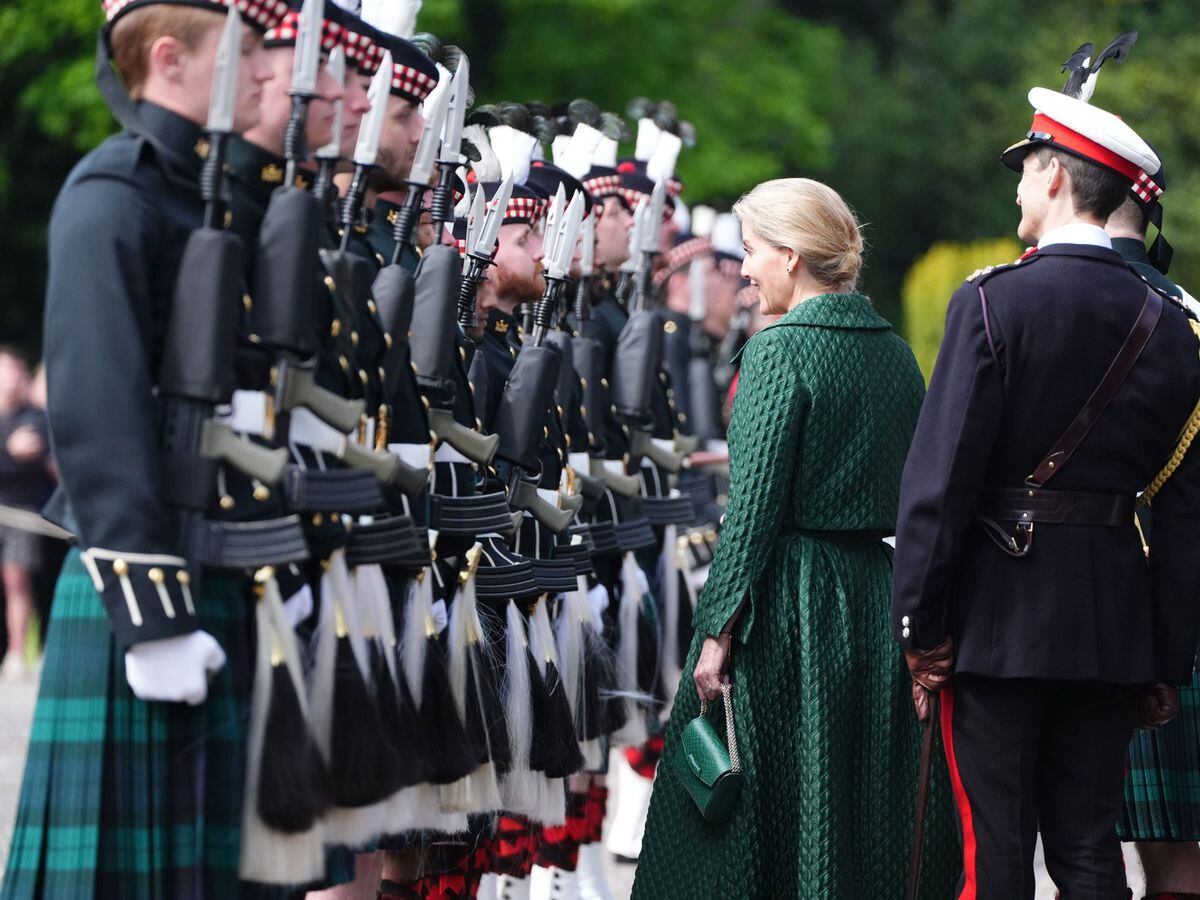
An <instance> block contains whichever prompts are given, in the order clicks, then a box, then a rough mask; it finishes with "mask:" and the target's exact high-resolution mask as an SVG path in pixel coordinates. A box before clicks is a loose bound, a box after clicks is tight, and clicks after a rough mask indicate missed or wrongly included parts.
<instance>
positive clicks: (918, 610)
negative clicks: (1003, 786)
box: [892, 244, 1200, 683]
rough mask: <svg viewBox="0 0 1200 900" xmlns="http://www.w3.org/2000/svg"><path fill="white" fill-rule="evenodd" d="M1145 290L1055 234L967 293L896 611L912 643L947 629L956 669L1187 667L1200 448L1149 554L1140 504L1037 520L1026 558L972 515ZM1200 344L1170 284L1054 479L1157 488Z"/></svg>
mask: <svg viewBox="0 0 1200 900" xmlns="http://www.w3.org/2000/svg"><path fill="white" fill-rule="evenodd" d="M981 287H982V288H983V289H984V290H985V292H986V295H987V312H988V315H987V319H986V320H985V317H984V312H983V306H982V304H981V301H980V295H979V289H980V288H981ZM1146 290H1147V284H1146V282H1145V281H1143V280H1142V279H1141V278H1139V277H1138V276H1137V275H1136V274H1134V272H1133V271H1132V270H1131V269H1130V268H1129V266H1128V264H1127V263H1126V262H1125V261H1124V260H1123V259H1122V258H1121V256H1120V255H1119V254H1118V253H1117V252H1115V251H1114V250H1111V249H1108V248H1103V247H1097V246H1088V245H1082V244H1052V245H1050V246H1047V247H1045V248H1043V249H1041V250H1039V251H1037V252H1035V253H1033V254H1032V255H1031V256H1029V257H1028V258H1026V259H1024V260H1023V261H1021V262H1019V263H1018V264H1015V265H1012V266H1007V267H1002V268H1000V269H998V270H996V271H994V272H992V273H991V274H989V275H986V276H984V277H982V278H978V279H976V280H974V281H968V282H966V283H965V284H964V285H963V286H962V287H961V288H959V290H958V291H956V292H955V294H954V296H953V298H952V299H951V301H950V305H949V310H948V312H947V318H946V335H945V338H944V340H943V343H942V348H941V351H940V353H939V355H938V360H937V365H936V368H935V370H934V374H933V379H932V381H931V383H930V386H929V393H928V395H927V396H926V398H925V404H924V407H923V408H922V411H921V417H920V421H919V423H918V425H917V431H916V435H915V437H914V440H913V445H912V449H911V451H910V453H909V457H908V462H907V464H906V467H905V471H904V481H903V485H902V488H901V493H900V513H899V519H898V527H897V535H896V555H895V584H894V593H893V601H892V614H893V615H892V619H893V629H894V634H895V637H896V638H897V639H898V640H900V642H901V643H902V645H903V646H904V647H905V648H906V649H907V648H914V649H920V648H929V647H933V646H935V645H936V644H938V643H939V642H940V641H941V640H942V639H943V637H944V636H945V635H946V634H950V635H952V636H953V638H954V642H955V650H956V670H957V671H959V672H969V673H973V674H979V675H987V676H994V677H1003V678H1057V679H1087V680H1093V681H1101V682H1110V683H1149V682H1155V681H1168V682H1173V683H1184V682H1186V681H1188V680H1189V679H1190V677H1191V672H1192V666H1193V660H1194V657H1195V651H1196V637H1197V627H1198V623H1200V557H1198V556H1197V551H1196V548H1197V547H1200V448H1193V450H1192V452H1191V453H1189V454H1188V455H1187V457H1186V458H1185V460H1184V462H1183V464H1182V465H1181V466H1180V468H1179V469H1178V471H1177V472H1176V473H1175V475H1174V476H1173V477H1172V478H1171V479H1170V480H1169V481H1168V482H1167V484H1166V485H1165V487H1163V488H1162V490H1161V491H1160V492H1159V494H1158V495H1157V496H1156V497H1155V499H1154V502H1153V507H1152V508H1153V516H1152V518H1153V526H1152V533H1151V534H1150V535H1148V538H1149V541H1150V545H1151V547H1152V550H1151V555H1150V558H1149V560H1148V561H1147V559H1146V558H1145V556H1144V554H1143V551H1142V547H1141V543H1140V540H1139V537H1138V534H1137V531H1136V529H1135V528H1134V525H1133V523H1132V521H1131V522H1130V524H1129V525H1127V526H1118V527H1083V526H1075V525H1050V524H1044V523H1042V524H1037V525H1036V526H1035V536H1034V542H1033V549H1032V552H1031V553H1030V554H1029V555H1028V556H1027V557H1025V558H1021V559H1015V558H1012V557H1010V556H1008V555H1006V554H1005V553H1004V552H1003V551H1002V550H1001V549H1000V548H999V547H998V546H997V545H996V544H995V543H993V542H992V540H991V539H989V537H988V536H987V535H986V534H985V532H984V530H983V528H982V526H980V525H979V523H978V522H977V521H976V520H975V514H976V511H977V509H978V506H979V498H980V493H981V491H983V490H984V489H985V488H994V487H1020V486H1021V485H1022V484H1023V482H1024V481H1025V479H1026V477H1028V476H1029V475H1030V474H1031V473H1032V472H1033V470H1034V469H1035V467H1036V466H1037V465H1038V463H1039V462H1040V461H1041V459H1042V458H1043V456H1044V455H1045V454H1046V453H1047V452H1048V451H1049V449H1050V448H1051V446H1052V445H1053V444H1054V442H1055V441H1056V440H1057V439H1058V438H1059V436H1060V435H1061V434H1062V432H1063V431H1064V430H1065V429H1066V427H1067V426H1068V424H1069V423H1070V422H1071V421H1072V420H1073V419H1074V418H1075V416H1076V414H1077V413H1078V412H1079V411H1080V409H1082V408H1083V406H1084V404H1085V402H1086V401H1087V399H1088V397H1089V396H1090V395H1091V393H1092V392H1093V390H1094V389H1095V388H1096V386H1097V385H1098V384H1099V383H1100V380H1101V378H1102V377H1103V375H1104V373H1105V371H1106V370H1107V369H1108V367H1109V365H1110V364H1111V363H1112V361H1113V358H1114V357H1115V356H1116V354H1117V351H1118V349H1119V348H1120V347H1121V345H1122V344H1123V343H1124V341H1125V338H1126V336H1127V334H1128V333H1129V330H1130V328H1131V327H1132V326H1133V323H1134V321H1135V320H1136V319H1137V317H1138V313H1139V311H1140V309H1141V307H1142V304H1143V302H1144V300H1145V297H1146ZM989 331H990V333H991V343H992V345H994V347H995V351H994V353H993V350H992V349H991V347H989V340H988V332H989ZM1198 350H1200V343H1198V341H1197V338H1196V336H1195V335H1194V334H1193V332H1192V329H1191V327H1190V326H1189V320H1188V318H1187V316H1186V314H1185V313H1184V312H1183V311H1182V309H1181V308H1180V307H1179V306H1178V305H1176V303H1175V302H1173V301H1167V302H1166V303H1165V304H1164V309H1163V313H1162V318H1161V320H1160V322H1159V324H1158V326H1157V328H1156V330H1155V331H1154V333H1153V335H1152V336H1151V338H1150V340H1149V342H1148V344H1147V345H1146V347H1145V349H1144V351H1143V352H1142V354H1141V357H1140V358H1139V359H1138V361H1137V363H1136V364H1135V365H1134V367H1133V370H1132V371H1131V372H1130V374H1129V377H1128V378H1127V379H1126V380H1125V382H1124V384H1123V385H1122V386H1121V388H1120V389H1119V390H1118V391H1117V393H1116V395H1115V397H1114V398H1113V400H1112V403H1111V404H1110V406H1109V407H1108V410H1107V411H1106V412H1105V413H1104V414H1103V416H1102V417H1101V418H1100V420H1099V421H1098V422H1097V424H1096V425H1095V426H1094V427H1093V428H1092V430H1091V432H1090V433H1089V434H1088V435H1087V437H1086V438H1085V439H1084V440H1083V442H1082V443H1081V444H1080V446H1079V448H1078V449H1077V450H1076V452H1075V454H1074V456H1072V457H1071V458H1070V460H1069V461H1068V462H1067V463H1066V464H1065V465H1064V466H1063V468H1062V470H1061V474H1059V475H1056V476H1055V477H1054V478H1053V479H1052V480H1051V481H1050V482H1049V484H1048V485H1047V489H1048V490H1064V491H1088V492H1098V493H1106V494H1113V493H1120V494H1129V495H1133V494H1136V493H1138V492H1140V491H1142V490H1143V489H1144V488H1145V487H1146V486H1147V485H1148V484H1149V483H1150V481H1151V480H1152V479H1153V478H1154V477H1155V475H1156V474H1157V473H1158V472H1159V471H1160V469H1161V468H1162V467H1163V465H1164V463H1165V462H1166V461H1167V459H1168V457H1169V456H1170V454H1171V452H1172V451H1173V450H1174V448H1175V446H1176V439H1177V437H1178V436H1179V434H1180V430H1181V429H1182V427H1183V425H1184V423H1185V422H1186V421H1187V419H1188V417H1189V415H1190V414H1191V412H1192V409H1193V407H1194V406H1195V404H1196V401H1197V397H1200V355H1198Z"/></svg>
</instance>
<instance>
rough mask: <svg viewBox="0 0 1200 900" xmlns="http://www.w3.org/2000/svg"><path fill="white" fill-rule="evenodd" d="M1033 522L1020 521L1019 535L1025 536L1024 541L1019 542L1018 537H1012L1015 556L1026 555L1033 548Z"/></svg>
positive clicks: (1018, 526)
mask: <svg viewBox="0 0 1200 900" xmlns="http://www.w3.org/2000/svg"><path fill="white" fill-rule="evenodd" d="M1033 525H1034V523H1033V522H1018V523H1017V536H1018V537H1021V536H1024V539H1025V540H1024V543H1023V544H1018V543H1017V538H1012V539H1011V540H1012V552H1013V556H1017V557H1020V556H1026V555H1027V554H1028V553H1029V551H1030V550H1032V549H1033Z"/></svg>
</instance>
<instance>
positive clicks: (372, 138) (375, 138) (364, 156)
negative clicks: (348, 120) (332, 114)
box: [341, 50, 393, 253]
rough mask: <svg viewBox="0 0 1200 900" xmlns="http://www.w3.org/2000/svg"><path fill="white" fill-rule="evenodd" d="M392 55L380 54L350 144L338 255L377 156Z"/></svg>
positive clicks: (354, 220)
mask: <svg viewBox="0 0 1200 900" xmlns="http://www.w3.org/2000/svg"><path fill="white" fill-rule="evenodd" d="M392 71H393V64H392V53H391V51H390V50H385V51H383V59H382V60H381V61H380V63H379V71H377V72H376V73H375V76H374V77H373V78H372V79H371V87H370V88H369V89H368V91H367V99H368V100H369V101H370V103H371V108H370V109H369V110H367V112H366V113H364V114H363V117H362V121H361V122H360V123H359V125H358V141H357V142H356V143H355V145H354V178H353V179H352V180H351V182H350V189H349V190H348V191H346V202H345V203H344V204H343V205H342V247H341V249H342V252H343V253H344V252H345V251H346V248H347V247H348V246H349V244H350V234H351V232H352V231H353V229H354V225H355V224H356V223H357V222H358V217H359V214H360V213H361V212H362V200H363V193H364V192H365V191H366V189H367V173H368V172H369V171H370V170H371V169H372V168H374V166H375V161H376V159H378V157H379V139H380V137H382V136H383V122H384V119H385V117H386V116H387V107H388V94H389V93H390V92H391V86H392Z"/></svg>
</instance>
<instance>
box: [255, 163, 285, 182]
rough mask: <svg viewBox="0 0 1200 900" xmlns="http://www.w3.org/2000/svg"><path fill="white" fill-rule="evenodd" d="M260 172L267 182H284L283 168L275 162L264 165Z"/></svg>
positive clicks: (260, 175)
mask: <svg viewBox="0 0 1200 900" xmlns="http://www.w3.org/2000/svg"><path fill="white" fill-rule="evenodd" d="M258 174H259V177H260V178H261V179H262V180H263V181H265V182H266V183H267V184H283V169H282V168H281V167H280V166H277V165H275V163H268V164H267V165H265V166H263V167H262V171H261V172H259V173H258Z"/></svg>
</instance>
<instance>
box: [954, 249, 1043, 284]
mask: <svg viewBox="0 0 1200 900" xmlns="http://www.w3.org/2000/svg"><path fill="white" fill-rule="evenodd" d="M1028 259H1029V257H1028V255H1026V256H1022V257H1021V258H1020V259H1015V260H1013V261H1012V262H1010V263H1001V264H1000V265H996V266H984V267H983V268H982V269H976V270H975V271H974V272H972V273H971V274H970V275H968V276H967V279H966V280H967V281H969V282H975V281H978V282H979V283H980V284H982V283H983V282H984V281H987V279H989V278H991V277H992V276H993V275H999V274H1000V273H1001V272H1008V271H1011V270H1012V269H1015V268H1017V267H1018V266H1023V265H1025V264H1026V262H1027V261H1028Z"/></svg>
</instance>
